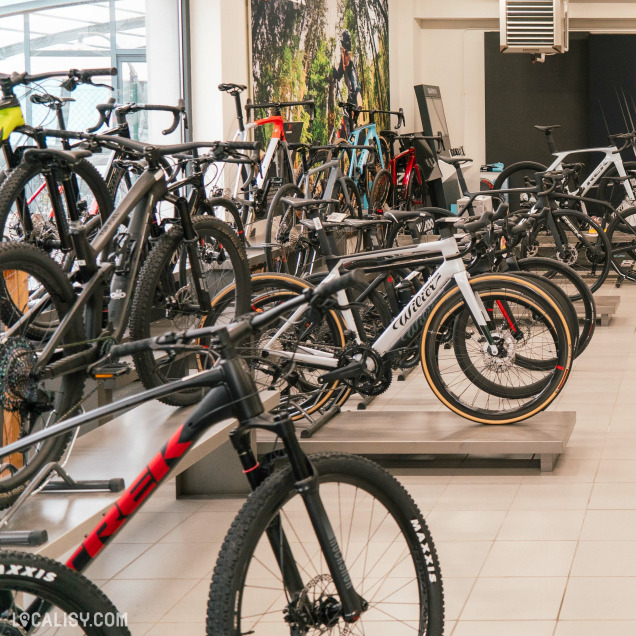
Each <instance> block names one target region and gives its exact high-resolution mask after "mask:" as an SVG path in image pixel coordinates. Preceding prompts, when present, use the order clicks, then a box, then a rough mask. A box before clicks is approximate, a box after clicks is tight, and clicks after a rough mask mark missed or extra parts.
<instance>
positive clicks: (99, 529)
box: [5, 323, 363, 621]
mask: <svg viewBox="0 0 636 636" xmlns="http://www.w3.org/2000/svg"><path fill="white" fill-rule="evenodd" d="M242 326H243V325H241V324H240V323H239V324H238V325H236V327H235V328H237V329H238V330H239V332H240V330H241V327H242ZM220 339H221V340H222V341H223V344H222V345H221V346H222V349H225V350H226V351H227V350H229V351H230V352H232V349H231V347H232V344H231V343H230V336H229V334H228V331H225V332H224V334H220ZM232 353H233V352H232ZM206 387H207V388H210V391H209V392H208V393H207V394H206V395H205V396H204V397H203V399H202V400H201V402H200V403H199V405H198V406H197V407H196V409H195V410H194V411H193V412H192V413H191V414H190V415H189V417H188V418H187V421H186V422H185V423H184V424H182V425H181V426H180V427H179V428H178V429H177V430H176V431H175V432H174V434H173V435H172V436H171V437H170V439H169V440H168V441H167V442H166V444H165V445H164V446H163V447H162V448H161V450H160V451H159V452H158V453H157V454H156V455H155V456H154V457H153V458H152V459H151V460H150V462H148V464H147V465H146V466H145V468H144V469H143V470H142V471H141V473H140V474H139V475H138V477H137V478H136V479H135V480H134V481H133V482H132V483H131V484H130V486H128V488H127V489H126V490H125V491H124V492H123V493H122V495H121V496H120V497H119V498H118V500H117V501H116V502H115V503H114V504H113V505H112V506H111V508H110V509H109V510H108V512H106V514H105V515H104V516H103V518H102V519H101V520H100V521H99V523H98V524H97V526H96V527H95V528H94V529H93V530H92V531H91V532H90V533H89V534H88V535H86V538H85V539H84V541H82V543H81V544H80V545H79V546H78V547H77V548H76V550H75V551H74V552H73V554H72V555H71V556H70V557H69V559H68V560H67V561H66V564H65V565H66V566H67V567H69V568H71V569H74V570H76V571H78V572H82V571H84V570H85V569H86V568H87V567H88V566H89V565H90V563H91V562H92V561H93V559H94V558H95V557H96V556H97V555H98V554H100V552H101V551H102V550H103V548H104V547H105V546H106V545H107V544H108V543H109V542H110V540H111V539H112V538H113V537H114V536H115V535H116V534H117V533H118V532H119V531H120V530H121V529H122V528H123V527H124V526H125V525H126V524H127V523H128V522H129V521H130V519H131V518H132V517H133V516H134V514H135V513H136V512H138V510H139V509H140V508H141V506H142V505H143V504H144V503H145V502H146V501H147V500H148V499H149V498H150V496H151V495H152V493H153V492H155V491H156V490H157V488H158V487H159V486H160V485H161V484H162V483H163V482H165V481H166V479H168V477H169V476H170V474H171V473H172V472H173V471H174V469H175V467H176V466H177V464H178V463H179V461H180V460H181V459H182V458H183V457H185V455H186V454H187V453H188V452H189V451H190V450H191V449H192V448H193V446H194V444H195V442H196V441H197V440H198V439H199V438H200V437H201V436H202V435H203V434H204V433H205V432H206V431H207V430H208V429H209V428H210V427H212V426H214V425H215V424H217V423H218V422H221V421H222V420H224V419H227V418H229V417H236V418H237V419H238V427H237V428H236V429H234V430H233V431H232V432H231V433H230V439H231V441H232V444H233V446H234V448H235V450H236V451H237V453H238V455H239V458H240V461H241V463H242V465H243V473H244V474H245V475H246V478H247V480H248V482H249V484H250V486H251V487H252V489H256V488H257V487H258V486H259V485H260V484H261V483H262V482H263V481H264V480H265V479H266V478H267V475H268V473H267V471H266V470H264V469H263V467H262V466H261V464H260V463H259V461H258V459H257V457H256V456H255V455H254V452H253V450H252V446H251V440H250V435H249V433H250V432H251V431H252V430H253V429H257V428H258V429H264V430H268V431H271V432H273V433H275V434H276V435H277V436H279V437H280V438H281V439H282V441H283V445H284V448H285V451H286V453H287V457H288V460H289V462H290V465H291V467H292V470H293V474H294V476H295V478H296V480H297V482H298V484H299V485H300V484H303V486H304V487H303V488H302V489H300V488H299V492H300V493H301V496H302V498H303V500H304V503H305V506H306V508H307V512H308V515H309V518H310V519H311V523H312V525H313V528H314V531H315V533H316V537H317V539H318V542H319V544H320V547H321V550H322V553H323V556H324V558H325V561H326V563H327V566H328V568H329V571H330V574H331V576H332V579H333V581H334V584H335V586H336V589H337V590H338V594H339V596H340V598H341V600H342V604H343V616H344V618H345V620H350V621H351V620H355V619H356V618H357V616H358V615H359V614H360V613H361V612H362V601H363V599H362V598H361V597H360V596H359V595H358V594H357V593H356V591H355V590H354V589H353V587H352V585H351V580H350V578H349V574H348V572H347V569H346V567H345V566H344V560H343V557H342V553H341V550H340V547H339V546H338V544H337V542H336V541H335V540H334V531H333V527H332V525H331V522H330V521H329V518H328V516H327V513H326V511H325V508H324V505H323V503H322V501H321V499H320V495H319V489H318V488H317V487H313V486H312V484H314V483H316V479H317V475H316V473H315V471H314V469H313V468H312V466H311V464H310V462H309V461H308V459H307V457H306V455H305V454H304V452H303V451H302V450H301V448H300V444H299V442H298V440H297V438H296V434H295V430H294V425H293V423H292V421H291V419H290V418H289V417H286V416H272V415H268V414H265V412H264V411H265V408H264V406H263V403H262V401H261V399H260V396H259V394H258V390H257V388H256V386H255V384H254V380H253V379H252V378H251V376H250V375H249V374H248V373H247V371H246V369H245V368H244V367H243V365H242V363H241V361H240V359H238V358H237V357H235V356H228V357H227V358H224V357H222V359H221V360H220V362H219V363H218V364H216V365H215V366H214V367H212V368H211V369H207V370H204V371H201V372H199V373H197V374H196V375H192V376H189V377H187V378H184V379H183V380H178V381H175V382H171V383H169V384H165V385H163V386H160V387H156V388H154V389H150V390H147V391H144V392H142V393H140V394H137V395H133V396H130V397H126V398H123V399H121V400H118V401H116V402H113V403H112V404H109V405H106V406H103V407H100V408H97V409H95V410H94V411H91V412H88V413H83V414H81V415H78V416H75V417H73V418H70V419H68V420H65V421H63V422H61V423H58V424H54V425H53V426H51V427H49V428H47V429H44V430H42V431H39V432H37V433H34V434H33V435H30V436H29V437H27V438H23V439H22V440H19V441H17V442H15V443H13V444H11V445H8V446H6V447H5V450H6V451H7V452H11V453H13V452H15V451H16V450H23V449H25V448H28V447H29V446H32V445H33V444H34V443H37V442H41V441H44V440H46V439H50V438H52V437H55V436H57V435H62V434H64V433H66V432H67V431H70V430H73V429H75V428H77V427H78V426H81V425H83V424H87V423H90V422H93V421H95V420H96V419H99V418H101V417H105V416H107V415H114V414H115V413H119V412H121V411H124V410H128V409H130V408H133V407H134V406H137V405H139V404H142V403H143V402H147V401H149V400H151V399H155V398H160V397H163V396H165V395H168V394H169V393H171V392H173V391H175V390H182V389H184V388H206ZM316 486H317V484H316ZM28 495H29V493H24V494H23V496H22V497H21V499H20V500H19V503H17V505H18V506H19V505H21V504H22V503H24V501H25V500H26V497H28ZM14 511H15V507H14V509H12V513H11V514H13V512H14ZM267 534H268V539H269V542H270V544H271V545H272V548H273V550H274V555H275V558H276V559H277V562H278V565H279V567H280V570H281V574H282V577H283V580H284V583H285V588H286V590H287V591H288V593H289V595H290V597H291V598H292V599H293V598H296V597H297V596H298V595H300V594H301V592H302V590H303V589H304V583H303V578H302V572H301V571H299V569H298V566H297V565H296V563H295V560H294V559H293V556H291V554H292V549H291V546H290V544H289V542H288V540H287V537H286V536H285V533H284V531H282V530H281V528H280V526H278V527H272V528H270V529H269V530H268V531H267ZM41 607H42V606H41V602H40V601H39V599H36V600H35V601H33V605H32V606H31V607H29V608H28V610H27V611H31V612H33V611H41Z"/></svg>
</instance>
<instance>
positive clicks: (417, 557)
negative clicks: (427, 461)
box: [207, 453, 444, 636]
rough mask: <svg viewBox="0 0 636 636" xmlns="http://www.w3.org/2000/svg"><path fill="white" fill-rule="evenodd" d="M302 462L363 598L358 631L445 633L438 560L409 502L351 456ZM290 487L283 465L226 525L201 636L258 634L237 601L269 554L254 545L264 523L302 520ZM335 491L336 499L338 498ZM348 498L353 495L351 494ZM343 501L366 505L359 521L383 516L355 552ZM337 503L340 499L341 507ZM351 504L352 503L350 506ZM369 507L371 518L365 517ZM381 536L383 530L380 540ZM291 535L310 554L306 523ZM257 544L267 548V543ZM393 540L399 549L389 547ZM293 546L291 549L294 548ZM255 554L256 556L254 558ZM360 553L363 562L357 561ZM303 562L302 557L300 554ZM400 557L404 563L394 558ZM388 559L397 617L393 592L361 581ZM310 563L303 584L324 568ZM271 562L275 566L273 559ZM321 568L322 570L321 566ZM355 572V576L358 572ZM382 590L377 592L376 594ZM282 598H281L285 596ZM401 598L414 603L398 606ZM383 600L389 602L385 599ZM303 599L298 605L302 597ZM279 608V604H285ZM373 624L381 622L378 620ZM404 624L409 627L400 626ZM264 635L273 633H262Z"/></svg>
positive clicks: (358, 527) (353, 529)
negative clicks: (397, 577) (397, 578)
mask: <svg viewBox="0 0 636 636" xmlns="http://www.w3.org/2000/svg"><path fill="white" fill-rule="evenodd" d="M309 459H310V461H311V464H312V467H313V468H314V470H315V471H316V474H317V477H318V480H319V483H320V492H321V493H322V494H323V503H324V505H325V507H326V509H327V511H328V514H329V513H330V512H331V513H332V514H331V522H332V525H333V526H334V532H335V533H336V537H335V539H336V540H337V541H338V543H339V545H340V547H341V550H342V553H343V557H344V560H345V563H346V565H347V567H348V569H349V574H350V576H351V578H352V581H353V583H354V585H355V587H356V591H358V593H360V594H362V595H363V596H364V597H365V599H366V600H367V601H368V602H369V605H370V609H369V612H370V614H369V615H367V614H366V613H363V614H362V616H361V617H360V619H359V620H358V622H357V623H356V624H357V625H360V626H361V628H362V631H364V633H365V634H373V633H378V634H389V633H390V634H392V635H395V634H400V633H402V632H403V631H407V632H408V633H414V632H415V633H418V634H420V635H422V636H423V635H424V634H426V635H427V636H441V634H442V633H443V631H444V596H443V586H442V577H441V570H440V566H439V560H438V557H437V552H436V550H435V546H434V543H433V539H432V537H431V535H430V532H429V530H428V527H427V525H426V522H425V520H424V518H423V516H422V514H421V512H420V511H419V510H418V508H417V505H416V504H415V502H414V501H413V499H412V498H411V496H410V495H409V494H408V492H407V491H406V490H405V489H404V487H403V486H402V485H401V484H400V483H399V482H398V481H397V480H396V479H395V478H394V477H392V476H391V475H390V474H389V473H388V472H386V471H385V470H384V469H383V468H380V466H378V465H377V464H375V463H374V462H372V461H370V460H368V459H365V458H362V457H359V456H357V455H345V454H336V453H324V454H320V455H313V456H309ZM295 481H296V479H295V478H294V476H293V474H292V470H291V467H290V466H286V467H282V468H280V469H279V470H276V471H275V472H274V473H273V474H272V475H271V476H270V477H268V478H267V479H266V480H265V481H264V482H263V484H261V486H259V487H258V488H257V489H256V490H255V491H254V492H253V493H252V494H251V495H250V497H249V498H248V500H247V502H246V503H245V505H244V506H243V508H242V509H241V511H240V512H239V514H238V515H237V516H236V518H235V520H234V522H233V523H232V526H231V527H230V530H229V531H228V534H227V535H226V538H225V541H224V543H223V546H222V547H221V551H220V553H219V558H218V560H217V563H216V567H215V568H214V574H213V578H212V583H211V585H210V595H209V599H208V611H207V634H208V636H238V634H245V633H253V634H255V635H256V636H258V631H249V630H250V629H254V630H258V629H259V628H262V627H263V625H262V623H261V624H260V625H259V623H258V622H257V623H256V624H255V625H253V626H252V625H251V624H246V623H247V621H248V620H249V617H244V616H242V613H241V612H242V609H243V603H244V602H245V603H246V605H247V604H248V601H249V598H246V597H247V596H248V595H249V594H250V589H249V586H246V579H247V577H248V576H249V575H250V564H252V563H257V561H253V560H252V559H253V558H254V559H258V558H259V556H260V555H261V554H263V553H265V554H267V553H268V551H269V554H267V556H268V557H269V556H270V555H271V548H270V546H269V544H268V545H259V544H260V540H261V539H262V537H263V535H264V534H265V533H266V530H267V528H268V527H269V526H270V523H272V522H273V521H274V520H276V522H278V521H280V524H281V527H282V528H283V530H284V531H285V530H286V528H287V527H288V523H287V514H286V513H287V509H290V510H291V511H292V512H293V513H294V514H296V509H298V510H300V512H299V513H298V517H294V520H295V525H296V526H298V525H299V523H298V522H299V521H300V522H301V523H302V522H303V521H304V520H305V517H304V515H303V513H304V507H303V506H302V505H301V504H300V502H298V505H297V508H294V506H296V502H297V501H298V499H300V496H299V494H298V491H297V486H296V484H295ZM341 492H342V497H338V495H339V494H340V493H341ZM350 493H354V495H351V494H350ZM347 495H350V496H355V497H358V498H359V501H360V506H366V507H365V508H364V509H363V510H359V511H356V514H357V515H359V516H360V517H361V516H363V515H364V516H365V518H366V517H367V516H369V517H370V524H371V522H373V521H374V516H373V515H374V506H377V509H378V511H379V514H386V516H385V517H384V518H383V520H382V521H381V522H380V523H379V524H378V525H377V526H375V524H374V525H373V526H372V525H370V526H369V528H367V530H368V532H367V543H366V545H362V544H363V543H364V542H363V541H362V540H359V543H360V545H361V547H360V551H359V552H358V547H357V543H356V548H351V543H355V540H354V541H351V542H350V541H345V539H347V537H345V536H343V532H346V531H347V530H349V535H348V539H351V537H352V536H353V537H354V538H357V537H358V534H360V535H362V534H363V533H362V526H363V523H364V522H360V524H359V523H358V522H359V521H360V519H359V518H358V517H356V518H355V525H354V518H353V516H352V519H351V521H350V522H349V519H348V515H347V513H346V512H343V509H344V508H345V506H346V505H347V504H349V503H350V500H347V499H346V497H347ZM296 497H298V499H296ZM335 498H337V502H336V501H334V499H335ZM342 499H345V501H344V503H343V502H342ZM336 503H338V504H339V505H342V508H341V509H340V515H339V516H338V514H337V512H336V505H335V504H336ZM355 503H356V501H355V500H354V506H355ZM369 506H370V507H371V513H370V514H366V515H365V512H368V507H369ZM337 519H339V520H341V523H340V527H338V526H337V524H336V520H337ZM375 523H376V524H377V523H378V521H377V520H375ZM290 524H291V522H290ZM384 524H386V527H384ZM374 527H375V529H376V533H375V534H373V535H372V534H371V530H372V528H374ZM303 530H304V531H303ZM384 530H386V535H385V534H384ZM292 532H293V538H294V540H295V541H296V542H298V543H301V542H302V541H305V542H307V543H308V544H309V545H308V548H305V547H304V545H302V549H304V550H308V549H309V548H311V553H313V554H317V551H316V544H315V543H314V542H311V538H312V537H313V528H312V527H311V526H310V525H306V524H303V526H302V529H299V531H297V530H295V529H294V528H293V527H291V526H290V529H289V530H287V532H286V535H287V536H290V537H292ZM389 535H390V536H391V537H392V538H393V539H394V544H391V545H389V546H387V540H386V536H389ZM382 539H384V541H383V543H382V547H380V545H378V543H379V542H380V541H381V540H382ZM264 541H265V542H267V539H264ZM398 541H400V544H397V545H395V544H396V543H397V542H398ZM293 545H294V546H296V545H297V543H294V544H293ZM370 545H371V546H377V549H378V553H379V554H375V555H374V556H373V557H368V556H367V555H368V549H369V546H370ZM394 545H395V547H394ZM261 548H262V549H263V552H261ZM400 549H401V551H400ZM349 550H351V551H352V552H353V551H354V550H355V551H356V552H358V556H357V559H361V560H363V561H364V564H365V567H364V568H362V567H361V566H359V567H356V560H357V559H353V555H351V556H350V552H349ZM387 552H390V557H387V558H386V563H382V564H381V565H379V564H380V562H381V560H382V558H383V556H384V555H385V553H387ZM296 553H297V554H300V553H301V552H300V548H297V550H296ZM363 553H364V555H365V556H364V557H362V556H361V555H362V554H363ZM396 554H397V555H398V557H397V558H396V557H395V555H396ZM257 555H259V556H257ZM402 555H403V556H402ZM302 556H303V557H304V554H303V555H302ZM400 557H402V559H403V560H400ZM367 559H368V560H367ZM376 559H377V561H376V562H375V563H372V564H369V561H371V562H373V561H374V560H376ZM394 560H395V561H397V560H400V571H401V574H403V577H402V587H401V588H400V591H401V592H403V593H404V596H402V598H401V599H400V601H401V602H402V603H404V604H405V605H406V608H404V609H403V610H402V612H404V613H403V614H400V615H398V616H397V617H396V616H395V612H396V611H398V612H399V609H396V608H395V601H396V600H397V599H396V598H395V596H394V594H395V588H393V589H392V590H391V591H390V592H389V591H388V590H386V589H384V584H383V583H381V584H380V588H377V583H376V586H372V585H371V584H370V583H368V587H365V586H364V582H365V577H366V576H367V572H369V573H371V572H373V571H374V569H375V573H376V575H377V571H378V570H379V569H380V567H382V566H389V563H393V561H394ZM317 561H319V562H320V564H319V567H318V568H315V565H314V563H313V562H312V563H311V565H307V566H306V567H305V568H303V569H302V570H301V572H302V575H303V578H304V579H305V578H306V579H309V578H310V576H311V575H312V574H314V570H315V569H322V568H323V563H324V560H323V559H322V558H321V559H317ZM268 562H269V561H268ZM273 563H274V567H276V565H275V563H276V561H275V560H273ZM312 566H313V567H312ZM255 567H256V566H255ZM367 568H368V569H367ZM324 570H326V571H327V572H328V569H327V568H326V567H324ZM324 570H323V572H321V573H320V574H321V575H322V576H323V577H325V576H327V577H328V578H330V577H329V576H328V575H325V574H324ZM360 570H362V571H361V572H360ZM268 574H271V578H275V577H276V575H275V574H274V571H273V570H272V569H269V571H268ZM378 576H380V575H378ZM361 579H362V580H361ZM407 579H410V580H407ZM266 581H267V582H269V581H270V578H267V579H266ZM404 581H406V582H404ZM323 582H327V579H325V578H322V579H320V576H319V577H314V578H312V579H311V580H310V581H309V582H308V583H307V585H306V587H305V591H304V593H305V594H306V596H307V597H308V596H309V592H310V591H311V587H312V585H313V586H316V585H317V584H318V583H323ZM381 589H383V592H381V593H380V590H381ZM258 593H260V594H263V593H264V591H263V590H260V591H259V592H258ZM324 594H325V592H324V591H323V593H322V594H321V596H320V597H318V600H320V599H321V598H323V596H324ZM383 594H384V595H385V597H386V598H384V599H381V600H378V601H376V603H375V604H374V595H375V596H380V597H381V596H382V595H383ZM281 596H282V598H283V599H285V595H284V594H281ZM301 596H302V595H301ZM405 597H406V598H408V599H416V600H414V601H411V602H409V601H406V602H405ZM268 598H269V597H268ZM387 599H390V600H389V601H387ZM302 600H303V601H304V599H302ZM314 600H315V597H314ZM384 601H387V603H386V604H388V603H392V605H391V607H392V611H391V612H390V613H389V615H388V616H386V615H384V616H383V615H382V614H381V612H382V611H383V608H386V604H385V603H384ZM282 602H283V603H285V601H282ZM298 605H300V603H299V602H297V603H296V607H298ZM267 609H268V611H269V612H271V613H269V614H268V617H269V619H270V620H272V621H273V620H274V618H275V616H274V606H273V604H272V605H271V606H269V607H267ZM277 609H278V608H277V607H276V610H277ZM408 610H411V611H408ZM252 611H253V608H252ZM295 611H297V610H295ZM365 616H367V618H369V621H368V622H365ZM379 618H382V619H384V620H378V619H379ZM409 618H410V622H408V624H407V621H409ZM279 619H280V622H281V629H280V633H282V632H283V631H284V630H283V629H282V627H283V626H286V627H287V630H289V624H288V623H285V617H284V615H283V613H282V612H281V613H280V614H279ZM374 619H375V622H374ZM411 623H412V624H411ZM271 627H272V623H271V622H269V621H268V622H267V627H266V628H271ZM306 627H309V626H308V625H306V623H305V626H304V628H303V629H302V631H299V633H306V631H305V628H306ZM267 633H278V632H272V631H269V632H267Z"/></svg>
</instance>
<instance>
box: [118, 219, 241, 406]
mask: <svg viewBox="0 0 636 636" xmlns="http://www.w3.org/2000/svg"><path fill="white" fill-rule="evenodd" d="M192 225H193V226H194V230H195V232H196V233H197V236H198V241H197V258H198V259H199V264H200V267H201V269H202V272H203V276H204V278H205V286H206V287H207V290H208V294H209V296H210V299H212V298H214V297H215V296H216V295H217V294H218V293H219V292H220V291H221V290H222V289H224V288H225V287H227V286H228V285H232V293H231V294H230V295H228V302H227V304H226V306H225V311H226V313H227V317H228V319H229V320H231V319H234V318H235V317H237V316H240V315H241V314H244V313H245V312H247V311H248V310H249V299H250V293H249V288H250V287H249V285H250V283H249V269H248V266H247V257H246V255H245V248H244V247H243V245H242V244H241V243H240V242H239V240H238V237H237V236H236V233H235V232H233V231H232V229H231V228H230V227H229V226H228V225H226V224H225V223H223V222H222V221H219V220H218V219H215V218H212V217H210V216H207V215H206V216H198V217H196V218H194V219H193V221H192ZM210 312H211V307H202V306H201V305H200V303H199V300H198V299H197V296H196V293H195V289H194V286H193V279H192V266H191V262H190V255H189V253H188V252H187V250H186V248H185V246H184V243H183V230H182V228H181V227H180V226H175V227H173V228H172V229H171V230H170V231H168V232H167V233H166V234H164V235H163V236H162V237H161V239H159V241H158V242H157V244H156V245H155V247H154V248H153V249H152V251H151V252H150V255H149V256H148V258H147V259H146V263H145V264H144V267H143V269H142V270H141V273H140V275H139V283H138V286H137V289H136V291H135V296H134V300H133V306H132V312H131V316H130V336H131V339H132V340H141V339H143V338H150V337H154V336H158V335H161V334H162V333H164V332H166V331H182V330H184V329H190V328H196V327H200V326H203V325H204V324H205V321H206V318H207V316H208V315H209V314H210ZM203 344H205V343H203ZM134 361H135V367H136V368H137V373H138V375H139V379H140V380H141V381H142V383H143V385H144V387H145V388H147V389H150V388H152V387H155V386H160V385H162V384H166V383H167V382H171V381H173V380H178V379H180V378H183V377H185V376H188V375H191V374H193V373H197V372H198V371H200V370H202V369H205V368H208V367H209V365H210V363H211V359H210V358H209V357H208V356H206V355H204V354H201V353H200V352H186V353H184V354H183V355H179V356H176V357H170V356H169V355H167V354H165V353H163V352H153V351H144V352H140V353H136V354H135V355H134ZM201 395H202V390H201V389H190V390H184V391H179V392H176V393H172V394H170V395H169V396H167V397H165V398H161V399H162V401H164V402H165V403H166V404H172V405H174V406H188V405H190V404H194V403H195V402H198V401H199V400H200V399H201Z"/></svg>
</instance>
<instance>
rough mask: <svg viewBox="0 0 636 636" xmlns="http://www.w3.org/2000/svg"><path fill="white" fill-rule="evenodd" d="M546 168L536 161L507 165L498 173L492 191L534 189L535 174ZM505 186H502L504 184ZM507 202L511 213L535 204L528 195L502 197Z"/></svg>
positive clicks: (530, 195)
mask: <svg viewBox="0 0 636 636" xmlns="http://www.w3.org/2000/svg"><path fill="white" fill-rule="evenodd" d="M547 169H548V168H547V166H544V165H543V164H542V163H537V162H536V161H519V162H517V163H513V164H511V165H509V166H508V167H507V168H506V169H505V170H503V171H502V172H500V173H499V175H498V176H497V178H496V179H495V183H494V184H493V190H502V189H503V188H504V187H505V188H506V189H508V188H534V186H536V185H537V182H536V179H535V174H536V173H537V172H545V171H546V170H547ZM506 181H507V182H508V183H507V185H504V184H505V182H506ZM502 196H503V197H504V199H505V200H506V201H507V202H508V206H509V207H510V210H511V212H516V211H517V210H521V209H523V208H531V207H532V206H533V205H534V204H535V203H536V202H537V200H536V197H535V196H534V195H533V194H529V193H519V194H517V193H510V194H507V195H506V194H504V195H502Z"/></svg>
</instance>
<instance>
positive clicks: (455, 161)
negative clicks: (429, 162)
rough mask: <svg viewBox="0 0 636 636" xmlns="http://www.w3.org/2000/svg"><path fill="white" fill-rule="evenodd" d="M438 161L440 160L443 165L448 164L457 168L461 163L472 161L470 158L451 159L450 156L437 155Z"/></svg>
mask: <svg viewBox="0 0 636 636" xmlns="http://www.w3.org/2000/svg"><path fill="white" fill-rule="evenodd" d="M437 157H438V158H439V159H441V160H442V161H443V162H444V163H449V164H450V165H451V166H459V165H461V164H462V163H467V162H469V161H472V159H471V158H470V157H463V156H459V157H451V156H450V155H437Z"/></svg>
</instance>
